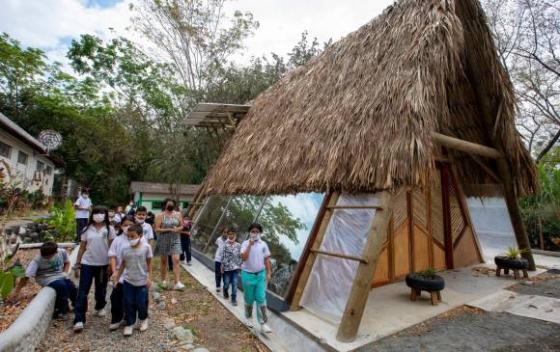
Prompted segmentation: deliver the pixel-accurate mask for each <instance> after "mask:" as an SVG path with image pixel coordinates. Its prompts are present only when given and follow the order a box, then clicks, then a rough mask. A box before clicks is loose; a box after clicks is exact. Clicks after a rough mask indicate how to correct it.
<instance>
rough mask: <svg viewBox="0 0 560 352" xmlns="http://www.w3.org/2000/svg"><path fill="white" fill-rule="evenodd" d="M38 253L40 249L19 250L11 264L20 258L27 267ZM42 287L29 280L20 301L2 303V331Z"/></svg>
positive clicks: (0, 328) (0, 309) (0, 327)
mask: <svg viewBox="0 0 560 352" xmlns="http://www.w3.org/2000/svg"><path fill="white" fill-rule="evenodd" d="M37 254H39V250H38V249H29V250H19V251H18V252H17V253H16V255H15V256H14V258H13V259H12V260H11V262H10V265H11V264H13V263H14V262H15V261H16V260H18V259H19V261H20V263H21V264H22V265H23V267H24V268H25V267H26V266H27V264H28V263H29V262H30V261H31V259H33V257H35V256H36V255H37ZM40 289H41V286H39V285H37V284H36V283H34V282H29V283H28V284H27V285H26V286H25V288H24V289H23V290H22V291H21V294H20V299H19V301H18V302H16V303H14V304H0V332H2V331H4V330H6V329H7V328H8V327H10V325H11V324H12V323H13V322H14V321H15V320H16V319H17V317H18V316H19V314H20V313H21V312H22V311H23V310H24V309H25V307H27V304H28V303H29V302H30V301H31V300H32V299H33V297H35V295H36V294H37V292H39V290H40Z"/></svg>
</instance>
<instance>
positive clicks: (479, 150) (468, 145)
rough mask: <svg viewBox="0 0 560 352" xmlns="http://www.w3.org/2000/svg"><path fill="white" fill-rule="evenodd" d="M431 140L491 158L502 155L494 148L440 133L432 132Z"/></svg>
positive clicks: (498, 157)
mask: <svg viewBox="0 0 560 352" xmlns="http://www.w3.org/2000/svg"><path fill="white" fill-rule="evenodd" d="M432 140H433V141H434V142H435V143H437V144H440V145H442V146H444V147H447V148H450V149H455V150H459V151H462V152H465V153H468V154H475V155H480V156H484V157H487V158H492V159H500V158H502V157H503V155H502V153H500V152H499V151H498V150H496V149H494V148H490V147H487V146H484V145H481V144H476V143H472V142H467V141H464V140H462V139H459V138H454V137H450V136H446V135H444V134H441V133H436V132H434V133H432Z"/></svg>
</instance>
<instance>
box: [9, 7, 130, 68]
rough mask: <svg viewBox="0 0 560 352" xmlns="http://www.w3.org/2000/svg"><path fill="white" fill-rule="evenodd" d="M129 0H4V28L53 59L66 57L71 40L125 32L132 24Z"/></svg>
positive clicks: (110, 35) (12, 35)
mask: <svg viewBox="0 0 560 352" xmlns="http://www.w3.org/2000/svg"><path fill="white" fill-rule="evenodd" d="M128 3H129V2H128V1H123V2H119V3H116V4H115V5H113V6H111V7H105V8H102V7H99V6H95V7H87V6H86V5H85V4H84V2H82V1H80V0H24V1H22V0H1V9H2V10H1V11H0V32H6V33H8V34H9V35H10V36H11V37H12V38H15V39H17V40H19V41H20V42H21V43H22V44H23V45H24V46H32V47H37V48H40V49H42V50H44V51H45V52H46V53H47V55H48V56H49V58H51V60H53V59H54V60H59V61H60V60H64V54H65V52H66V49H67V47H68V45H69V44H70V40H71V39H74V38H78V37H79V36H80V34H85V33H90V34H95V35H98V36H100V37H101V38H103V39H107V38H109V37H112V36H113V35H114V34H113V33H112V31H111V29H110V28H113V29H114V33H117V34H125V32H126V28H127V27H128V26H129V25H130V11H129V10H128Z"/></svg>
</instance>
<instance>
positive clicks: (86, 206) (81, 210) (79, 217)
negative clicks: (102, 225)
mask: <svg viewBox="0 0 560 352" xmlns="http://www.w3.org/2000/svg"><path fill="white" fill-rule="evenodd" d="M91 206H92V204H91V199H90V198H89V192H88V191H87V190H83V191H82V192H80V195H79V196H78V199H76V202H74V209H76V243H80V238H81V235H82V232H84V229H85V228H86V226H87V224H88V218H89V211H90V210H91Z"/></svg>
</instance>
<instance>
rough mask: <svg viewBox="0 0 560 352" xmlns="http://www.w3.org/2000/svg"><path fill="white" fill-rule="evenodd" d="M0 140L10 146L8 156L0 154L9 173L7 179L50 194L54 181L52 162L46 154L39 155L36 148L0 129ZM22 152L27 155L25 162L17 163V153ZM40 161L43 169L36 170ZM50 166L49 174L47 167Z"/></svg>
mask: <svg viewBox="0 0 560 352" xmlns="http://www.w3.org/2000/svg"><path fill="white" fill-rule="evenodd" d="M0 141H1V142H2V143H4V144H7V145H9V146H10V147H11V150H10V156H9V158H7V157H4V156H2V155H0V160H2V161H4V162H6V163H7V164H8V167H9V169H10V170H9V171H10V173H11V175H9V176H8V180H9V181H10V182H11V183H17V184H18V186H19V187H21V188H23V189H26V190H28V191H29V192H34V191H37V190H42V191H43V193H44V194H45V195H46V196H51V195H52V188H53V181H54V164H53V162H52V161H50V160H49V159H48V158H47V157H46V156H44V155H41V154H40V153H39V152H38V151H37V150H36V149H34V148H32V147H30V146H29V145H28V144H26V143H24V142H23V141H21V140H20V139H18V138H17V137H15V136H13V135H11V134H10V133H8V132H7V131H5V130H2V129H0ZM20 152H23V153H25V154H26V155H27V163H26V164H21V163H18V155H19V153H20ZM39 161H40V162H42V163H43V165H44V169H43V171H42V172H37V165H38V162H39ZM48 167H50V174H48V173H47V168H48Z"/></svg>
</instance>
